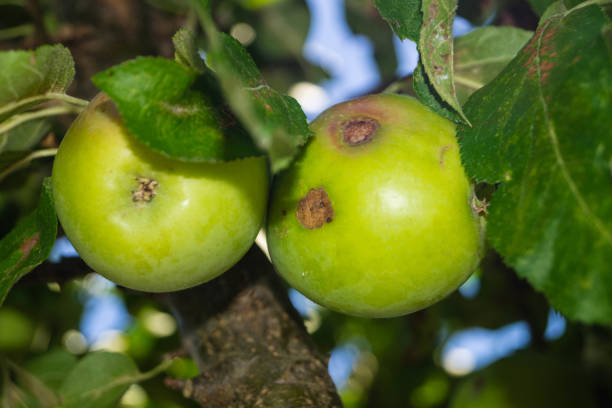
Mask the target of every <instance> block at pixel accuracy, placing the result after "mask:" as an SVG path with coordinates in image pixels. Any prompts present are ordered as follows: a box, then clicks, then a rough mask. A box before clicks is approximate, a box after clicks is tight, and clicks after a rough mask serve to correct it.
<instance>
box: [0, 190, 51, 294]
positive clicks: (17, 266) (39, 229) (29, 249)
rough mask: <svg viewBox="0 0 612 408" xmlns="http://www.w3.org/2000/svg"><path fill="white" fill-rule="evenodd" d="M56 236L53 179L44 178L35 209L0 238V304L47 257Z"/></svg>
mask: <svg viewBox="0 0 612 408" xmlns="http://www.w3.org/2000/svg"><path fill="white" fill-rule="evenodd" d="M56 236H57V218H56V215H55V207H54V205H53V198H52V192H51V180H50V179H45V181H44V183H43V186H42V192H41V194H40V201H39V203H38V208H37V209H36V211H34V213H32V214H30V215H29V216H28V217H26V218H24V219H23V220H21V222H20V223H19V224H18V225H17V226H16V227H15V228H14V229H13V230H12V231H11V232H9V233H8V234H7V235H6V236H5V237H4V238H2V240H1V241H0V305H2V302H3V301H4V299H5V298H6V295H7V294H8V292H9V291H10V290H11V287H13V285H14V284H15V283H16V282H17V281H18V280H19V279H20V278H21V277H22V276H23V275H25V274H26V273H28V272H30V271H31V270H32V269H34V268H35V267H36V266H38V265H39V264H40V263H41V262H42V261H44V260H45V259H47V257H48V256H49V253H50V252H51V248H53V244H54V243H55V237H56Z"/></svg>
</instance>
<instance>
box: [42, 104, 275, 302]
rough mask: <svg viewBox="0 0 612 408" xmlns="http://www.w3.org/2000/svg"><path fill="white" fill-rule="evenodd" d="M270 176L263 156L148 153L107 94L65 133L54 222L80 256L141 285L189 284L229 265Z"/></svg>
mask: <svg viewBox="0 0 612 408" xmlns="http://www.w3.org/2000/svg"><path fill="white" fill-rule="evenodd" d="M268 179H269V176H268V169H267V162H266V159H265V158H263V157H257V158H247V159H241V160H235V161H231V162H223V163H188V162H182V161H179V160H174V159H170V158H167V157H164V156H162V155H160V154H158V153H155V152H153V151H152V150H150V149H148V148H147V147H145V146H143V145H141V144H140V143H139V142H137V141H136V140H135V139H134V138H133V137H132V136H131V135H130V134H129V133H128V132H127V131H126V128H125V127H124V125H123V124H122V121H121V119H120V116H119V114H118V112H117V110H116V107H115V105H114V103H113V102H112V101H111V100H110V99H109V98H108V97H107V96H105V95H104V94H100V95H99V96H98V97H96V98H95V99H94V100H93V101H92V102H91V103H90V105H89V106H88V108H87V109H86V110H85V111H84V112H83V113H82V114H81V115H80V116H79V117H78V118H77V119H76V120H75V122H74V123H73V124H72V126H71V127H70V129H69V130H68V132H67V133H66V136H65V137H64V139H63V140H62V143H61V145H60V147H59V151H58V154H57V156H56V158H55V162H54V165H53V175H52V180H53V196H54V200H55V206H56V210H57V214H58V217H59V220H60V223H61V225H62V227H63V229H64V231H65V233H66V235H67V237H68V239H69V240H70V241H71V242H72V244H73V245H74V247H75V248H76V250H77V251H78V253H79V255H80V256H81V257H82V258H83V260H84V261H85V262H86V263H87V264H88V265H89V266H90V267H91V268H92V269H93V270H94V271H96V272H98V273H100V274H101V275H103V276H105V277H106V278H108V279H110V280H112V281H114V282H116V283H118V284H120V285H122V286H126V287H128V288H132V289H136V290H141V291H148V292H168V291H174V290H179V289H184V288H188V287H192V286H195V285H198V284H200V283H203V282H206V281H208V280H210V279H212V278H214V277H216V276H218V275H220V274H221V273H223V272H225V271H226V270H227V269H228V268H230V267H231V266H232V265H233V264H235V263H236V262H237V261H238V260H239V259H240V258H241V257H242V256H243V255H244V254H245V253H246V251H247V250H248V249H249V247H250V246H251V245H252V244H253V242H254V239H255V237H256V235H257V232H258V230H259V229H260V227H261V226H262V223H263V220H264V216H265V211H266V203H267V194H268V184H269V182H268ZM153 190H154V191H153Z"/></svg>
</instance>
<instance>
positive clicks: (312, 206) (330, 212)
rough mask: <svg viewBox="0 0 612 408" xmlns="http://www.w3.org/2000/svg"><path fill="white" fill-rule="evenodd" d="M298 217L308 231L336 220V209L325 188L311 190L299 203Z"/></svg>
mask: <svg viewBox="0 0 612 408" xmlns="http://www.w3.org/2000/svg"><path fill="white" fill-rule="evenodd" d="M296 217H297V219H298V221H299V222H300V224H302V226H303V227H304V228H307V229H315V228H321V227H322V226H323V225H325V224H326V223H329V222H332V220H333V219H334V208H333V207H332V203H331V200H330V199H329V196H328V195H327V192H326V191H325V189H324V188H323V187H319V188H317V189H314V188H312V189H310V191H308V193H307V194H306V195H305V196H304V197H302V198H301V199H300V201H299V203H298V207H297V211H296Z"/></svg>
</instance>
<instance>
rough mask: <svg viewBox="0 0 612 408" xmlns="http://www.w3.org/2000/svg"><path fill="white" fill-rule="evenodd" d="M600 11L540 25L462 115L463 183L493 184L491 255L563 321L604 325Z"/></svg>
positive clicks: (606, 167)
mask: <svg viewBox="0 0 612 408" xmlns="http://www.w3.org/2000/svg"><path fill="white" fill-rule="evenodd" d="M608 24H609V19H608V17H607V16H606V15H605V14H604V13H603V12H602V10H601V8H600V7H599V6H597V5H581V6H578V7H576V8H575V9H572V10H569V11H561V12H559V13H557V14H553V15H550V16H549V19H548V20H546V21H543V22H541V23H540V26H539V28H538V30H537V31H536V33H535V35H534V36H533V38H532V39H531V40H530V41H529V43H528V44H527V45H526V46H525V47H524V48H523V50H522V51H520V52H519V54H518V55H517V57H516V58H515V59H514V60H513V61H512V62H511V63H510V64H509V65H508V66H507V67H506V68H505V69H504V70H503V71H502V73H501V74H500V75H499V76H498V77H497V78H496V79H494V80H493V82H491V83H490V84H489V85H487V86H485V87H484V88H482V89H480V90H479V91H476V92H475V93H474V94H473V95H472V96H471V97H470V99H469V100H468V102H467V103H466V105H465V111H466V114H467V115H468V117H469V118H470V120H471V121H472V123H473V124H474V127H473V128H469V127H467V126H461V127H460V129H459V133H458V136H459V137H460V139H461V140H462V156H463V160H464V163H465V166H466V169H467V171H468V173H469V175H470V176H471V177H473V178H474V179H476V180H479V181H487V182H489V183H501V184H500V186H499V188H498V190H497V191H496V192H495V195H494V197H493V200H492V202H491V205H490V207H489V213H490V215H489V217H488V227H487V228H488V236H489V239H490V242H491V243H492V245H493V246H494V247H495V248H496V249H497V250H498V251H499V252H500V253H501V254H502V256H503V257H504V259H505V262H507V263H508V264H509V265H511V266H512V267H513V268H515V269H516V271H517V272H518V273H519V275H520V276H522V277H525V278H527V279H528V280H529V282H530V283H531V284H532V285H533V286H534V287H535V288H536V289H538V290H540V291H542V292H544V294H545V295H546V296H547V298H548V299H549V301H550V302H551V304H552V305H553V306H554V307H555V308H557V309H558V310H560V311H561V312H562V313H564V314H566V315H567V316H569V317H571V318H574V319H580V320H583V321H586V322H597V323H607V324H612V274H611V273H610V265H612V165H611V163H612V132H610V129H611V128H612V115H610V112H612V92H610V90H611V89H612V58H611V54H610V49H609V48H608V47H607V45H606V41H605V39H604V37H603V35H602V28H604V27H605V26H607V25H608Z"/></svg>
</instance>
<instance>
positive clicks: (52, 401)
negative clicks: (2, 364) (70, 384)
mask: <svg viewBox="0 0 612 408" xmlns="http://www.w3.org/2000/svg"><path fill="white" fill-rule="evenodd" d="M9 365H10V367H11V368H12V369H13V372H14V373H15V377H16V378H17V381H18V382H19V385H21V388H22V389H23V390H24V391H26V392H27V393H28V394H30V395H31V396H32V397H34V398H35V399H36V401H37V403H38V404H40V405H41V406H43V407H54V406H57V405H58V400H59V398H58V396H57V395H56V393H55V391H54V390H52V389H50V388H49V387H48V386H47V385H46V384H45V383H43V382H42V381H41V380H40V379H39V378H37V377H36V376H34V375H32V374H31V373H30V372H28V371H27V370H25V369H23V368H22V367H20V366H18V365H17V364H14V363H9Z"/></svg>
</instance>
